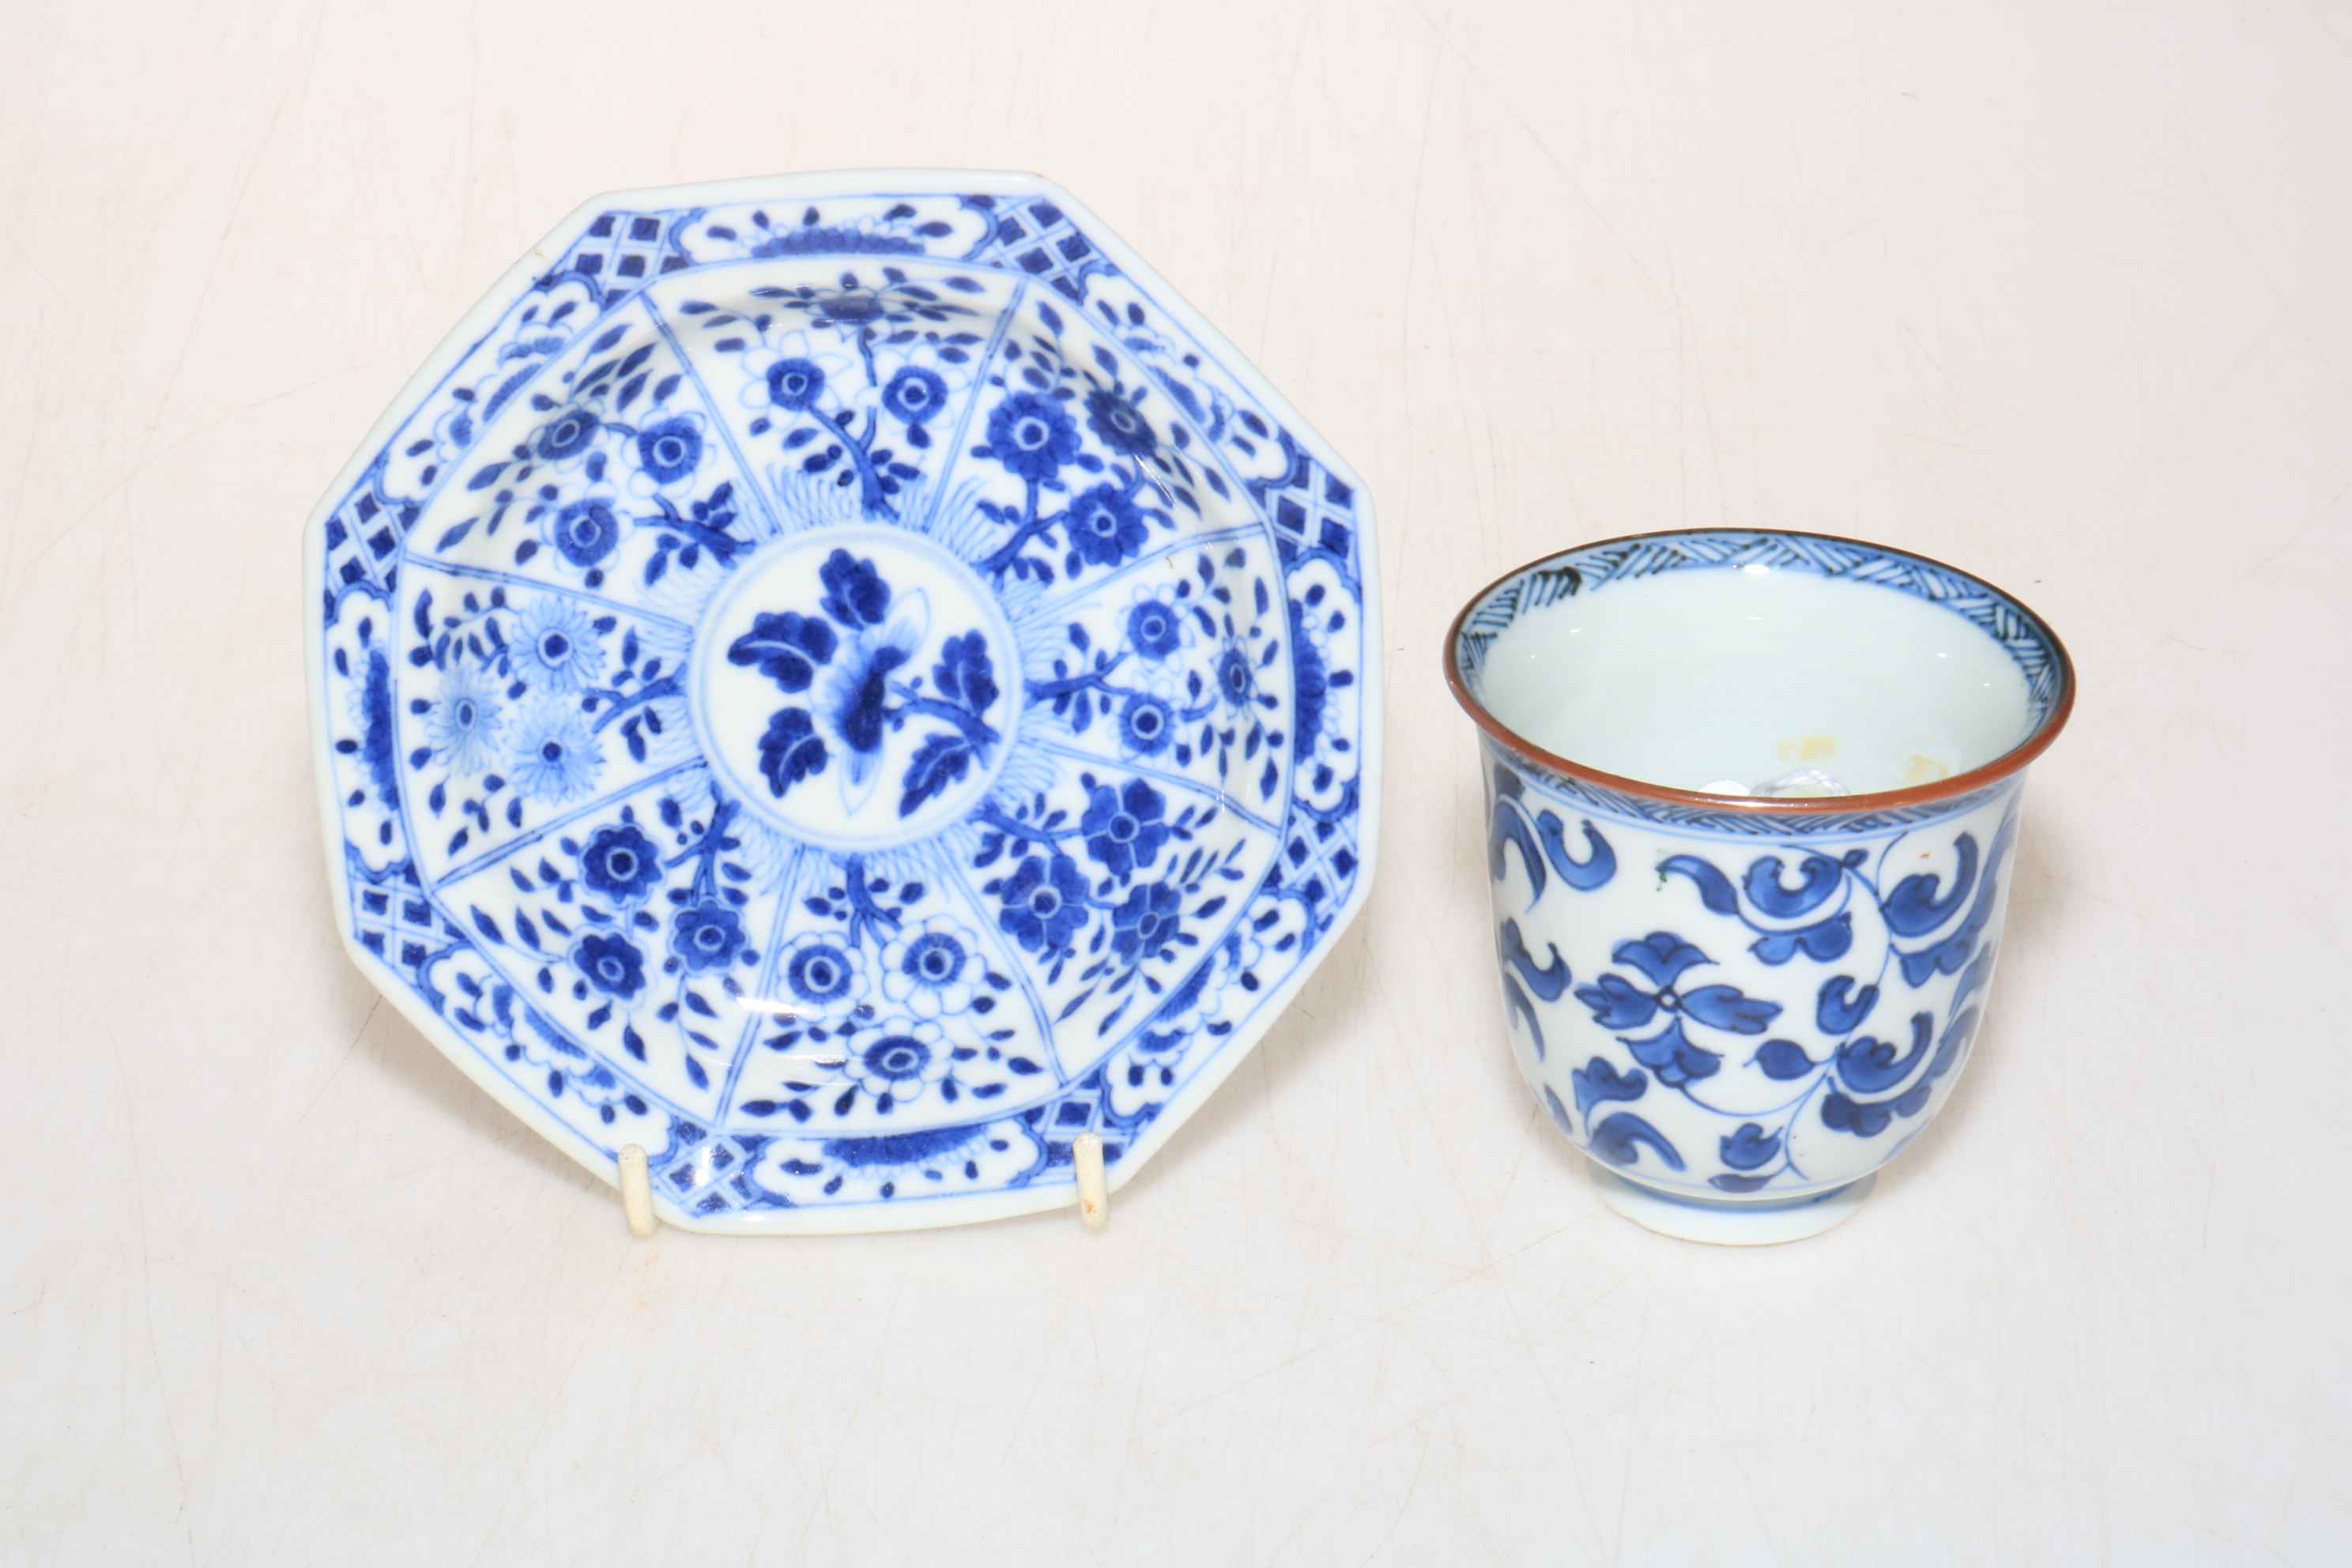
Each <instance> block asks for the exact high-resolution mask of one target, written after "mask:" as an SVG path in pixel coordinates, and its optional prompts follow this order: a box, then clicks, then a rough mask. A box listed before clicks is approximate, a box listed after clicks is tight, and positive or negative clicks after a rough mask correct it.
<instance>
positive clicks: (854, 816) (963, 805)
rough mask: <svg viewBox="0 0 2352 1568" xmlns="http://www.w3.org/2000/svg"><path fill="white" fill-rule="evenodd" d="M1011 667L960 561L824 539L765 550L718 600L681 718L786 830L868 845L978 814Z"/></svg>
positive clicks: (906, 547) (992, 604) (889, 532)
mask: <svg viewBox="0 0 2352 1568" xmlns="http://www.w3.org/2000/svg"><path fill="white" fill-rule="evenodd" d="M1020 668H1021V667H1020V663H1019V658H1018V655H1017V651H1016V649H1015V646H1014V643H1013V632H1012V628H1011V626H1010V625H1009V624H1008V623H1007V622H1006V620H1005V618H1004V615H1003V610H1002V609H1001V608H999V606H998V605H997V602H996V598H995V595H992V594H991V593H990V592H989V591H988V589H987V588H986V587H985V585H983V584H982V582H981V581H980V579H979V578H978V577H977V576H975V575H974V574H973V573H972V572H971V568H970V567H968V566H966V565H965V564H964V563H962V562H961V561H959V560H957V559H956V558H955V557H953V556H952V555H950V554H949V553H948V552H945V551H943V550H941V549H940V548H939V547H938V546H937V545H935V544H933V543H931V542H929V540H927V539H925V538H923V537H921V536H919V535H917V534H914V533H911V532H908V531H905V530H902V529H898V528H890V527H864V528H837V527H836V528H825V529H818V530H812V531H806V532H802V533H796V534H789V535H787V536H785V537H784V538H783V539H782V540H779V541H777V542H774V543H773V544H771V545H769V546H767V547H766V548H764V549H763V550H761V552H759V553H758V554H757V555H756V556H754V557H752V558H751V560H749V561H747V562H746V563H745V564H744V569H743V570H742V571H741V572H740V573H739V574H736V576H735V577H734V579H733V581H732V582H731V583H730V584H729V591H728V592H726V593H724V594H722V595H719V597H718V598H717V599H716V600H714V601H713V603H712V604H711V605H710V606H709V610H708V611H707V612H706V614H705V618H704V622H703V626H702V629H701V631H700V632H699V633H698V635H697V637H696V638H695V661H694V675H693V681H692V686H691V690H690V707H691V709H692V710H693V716H694V722H695V726H696V729H697V731H698V734H699V737H700V739H701V741H702V745H703V752H704V755H706V756H707V757H709V759H711V761H712V762H713V763H714V764H715V765H716V766H717V767H718V769H719V772H720V773H721V774H722V775H723V777H724V778H725V780H726V782H727V783H728V784H730V785H731V786H732V794H733V795H735V796H737V797H738V798H740V799H741V800H743V801H745V802H747V803H748V804H749V805H750V806H751V809H752V810H753V811H755V812H757V813H759V814H760V815H761V816H763V817H765V818H766V819H767V820H768V821H770V822H771V823H772V824H773V825H774V826H776V827H777V828H778V829H779V830H780V831H782V832H783V833H785V834H787V835H788V836H790V837H793V838H796V839H798V840H800V841H802V842H803V843H818V844H824V845H826V846H828V847H841V848H857V849H880V848H887V847H892V846H895V845H900V844H908V843H911V842H913V841H915V840H917V839H920V838H926V837H930V836H931V835H933V834H936V833H938V832H939V831H940V829H942V828H944V827H946V826H950V824H952V823H954V822H956V821H958V820H959V819H961V817H963V816H967V815H968V814H970V813H971V811H972V810H973V809H974V808H975V807H976V806H977V805H979V804H980V803H981V802H982V799H983V798H984V796H985V795H987V792H988V789H989V786H990V784H992V782H993V780H994V779H995V777H996V774H997V773H998V771H999V770H1000V769H1001V768H1002V767H1003V763H1004V761H1005V759H1006V757H1007V755H1008V754H1009V753H1010V752H1011V751H1012V749H1013V724H1014V721H1015V719H1016V717H1017V714H1018V711H1019V708H1018V703H1019V696H1018V687H1019V684H1020V680H1019V672H1020Z"/></svg>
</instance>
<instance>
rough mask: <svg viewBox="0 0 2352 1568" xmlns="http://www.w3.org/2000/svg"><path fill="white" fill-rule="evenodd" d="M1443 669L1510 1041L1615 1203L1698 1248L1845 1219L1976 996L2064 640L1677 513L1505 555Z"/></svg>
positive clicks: (2069, 681)
mask: <svg viewBox="0 0 2352 1568" xmlns="http://www.w3.org/2000/svg"><path fill="white" fill-rule="evenodd" d="M1445 667H1446V676H1447V679H1448V681H1449V683H1450V684H1451V685H1452V687H1453V689H1454V694H1455V696H1456V698H1457V699H1458V700H1460V701H1461V702H1462V704H1463V706H1464V708H1465V710H1467V711H1468V712H1469V713H1470V715H1471V717H1472V718H1473V719H1474V720H1475V721H1476V722H1477V724H1478V726H1479V728H1480V730H1481V731H1483V735H1482V739H1481V751H1482V756H1483V759H1484V764H1485V765H1484V769H1483V771H1484V773H1485V774H1486V786H1487V865H1488V871H1489V882H1490V892H1491V894H1492V899H1493V921H1494V936H1495V944H1496V959H1497V974H1498V979H1499V981H1500V984H1501V990H1502V997H1503V1002H1504V1007H1505V1013H1506V1016H1507V1020H1508V1026H1509V1029H1510V1034H1511V1041H1512V1047H1513V1050H1514V1054H1515V1057H1516V1058H1517V1062H1518V1066H1519V1068H1520V1070H1521V1072H1522V1074H1523V1075H1524V1076H1525V1077H1526V1079H1528V1084H1529V1086H1530V1088H1531V1089H1534V1090H1535V1091H1536V1093H1537V1096H1538V1100H1539V1101H1540V1102H1541V1103H1542V1104H1543V1105H1544V1106H1545V1107H1546V1109H1547V1110H1549V1113H1550V1117H1551V1120H1552V1121H1554V1123H1555V1124H1556V1125H1557V1126H1559V1129H1560V1130H1561V1131H1563V1132H1564V1133H1566V1134H1567V1135H1568V1136H1569V1137H1570V1139H1571V1140H1573V1141H1574V1142H1576V1143H1577V1144H1578V1146H1579V1147H1580V1148H1582V1149H1583V1150H1584V1151H1585V1152H1587V1153H1588V1154H1590V1155H1591V1156H1592V1158H1593V1159H1594V1161H1595V1162H1597V1163H1598V1164H1599V1165H1601V1166H1603V1167H1606V1168H1607V1170H1608V1171H1609V1172H1610V1173H1611V1180H1610V1181H1609V1183H1608V1184H1605V1185H1604V1188H1603V1193H1604V1196H1606V1197H1608V1198H1609V1200H1610V1201H1611V1203H1612V1205H1613V1206H1616V1207H1618V1208H1619V1209H1620V1210H1621V1212H1625V1213H1627V1214H1629V1215H1632V1216H1633V1217H1634V1218H1637V1219H1639V1220H1641V1221H1642V1222H1643V1224H1646V1225H1650V1226H1652V1227H1653V1228H1655V1229H1660V1230H1664V1231H1667V1232H1668V1233H1669V1234H1674V1235H1679V1236H1686V1237H1693V1238H1696V1239H1706V1240H1715V1241H1776V1240H1786V1239H1791V1238H1793V1237H1797V1236H1801V1235H1810V1234H1812V1233H1813V1232H1815V1231H1818V1230H1820V1229H1822V1228H1826V1226H1828V1225H1830V1224H1832V1223H1834V1222H1835V1220H1836V1219H1837V1218H1839V1217H1842V1216H1843V1215H1844V1214H1845V1213H1848V1212H1851V1209H1852V1207H1853V1204H1854V1203H1855V1202H1856V1201H1858V1199H1859V1195H1860V1194H1862V1193H1863V1192H1864V1191H1866V1190H1867V1185H1866V1184H1867V1183H1868V1181H1869V1179H1870V1177H1871V1176H1872V1174H1873V1173H1874V1172H1875V1171H1876V1170H1877V1168H1878V1167H1879V1166H1881V1165H1883V1164H1884V1163H1885V1162H1886V1161H1887V1160H1888V1159H1890V1158H1892V1157H1893V1155H1894V1154H1895V1152H1897V1151H1899V1150H1900V1149H1901V1148H1902V1147H1904V1145H1905V1144H1906V1142H1909V1140H1910V1139H1911V1138H1913V1137H1915V1136H1916V1134H1917V1132H1918V1131H1919V1130H1920V1129H1921V1128H1922V1127H1924V1126H1925V1125H1926V1123H1927V1121H1928V1119H1929V1118H1931V1117H1932V1116H1933V1115H1934V1113H1935V1111H1936V1110H1937V1109H1938V1108H1939V1107H1940V1106H1941V1104H1942V1103H1943V1101H1944V1100H1945V1099H1946V1098H1948V1095H1949V1093H1950V1092H1951V1089H1952V1086H1953V1085H1954V1083H1956V1082H1957V1081H1958V1075H1959V1069H1960V1068H1961V1067H1962V1066H1963V1065H1964V1064H1965V1061H1966V1058H1967V1056H1968V1054H1969V1049H1970V1047H1972V1045H1973V1043H1974V1041H1975V1038H1976V1036H1977V1032H1978V1028H1979V1025H1980V1023H1981V1021H1982V1017H1983V1010H1984V1005H1985V1001H1986V998H1987V996H1988V995H1989V994H1990V981H1991V975H1992V967H1993V963H1994V959H1995V956H1996V954H1997V952H1998V951H1999V948H2000V937H2001V931H2002V927H2003V924H2004V921H2005V910H2006V905H2007V896H2008V889H2009V882H2010V876H2009V873H2010V869H2011V862H2012V858H2013V855H2014V851H2015V847H2016V842H2017V810H2018V802H2019V795H2020V790H2021V773H2022V772H2023V770H2024V769H2025V767H2026V765H2027V764H2028V763H2031V762H2032V760H2033V758H2034V757H2035V756H2037V755H2039V754H2040V752H2042V749H2043V748H2045V747H2046V746H2048V745H2049V743H2050V742H2051V741H2052V740H2053V738H2054V737H2055V736H2056V734H2057V733H2058V731H2059V730H2060V729H2061V728H2062V727H2063V724H2064V723H2065V721H2066V718H2067V715H2068V713H2069V711H2070V710H2071V708H2072V706H2073V701H2074V675H2073V670H2072V667H2071V665H2070V663H2069V661H2068V659H2067V657H2066V653H2065V650H2064V648H2063V646H2062V645H2061V644H2060V643H2059V641H2058V638H2057V637H2056V636H2055V634H2053V632H2052V631H2051V630H2050V628H2049V626H2047V625H2046V624H2045V623H2043V622H2042V620H2041V618H2040V617H2038V616H2035V615H2033V614H2032V612H2031V611H2030V610H2028V609H2026V608H2025V607H2024V606H2023V605H2021V604H2020V603H2019V602H2018V601H2017V600H2016V599H2014V598H2013V597H2011V596H2010V595H2006V594H2004V593H2002V592H2000V590H1999V589H1996V588H1994V587H1992V586H1991V585H1990V584H1986V583H1984V582H1982V581H1980V580H1979V579H1977V578H1974V577H1971V576H1969V574H1966V573H1962V572H1958V571H1957V570H1955V569H1953V568H1951V567H1948V566H1945V565H1942V564H1941V563H1937V562H1933V561H1929V560H1927V559H1926V558H1924V557H1920V556H1916V555H1912V554H1909V553H1906V552H1901V551H1895V550H1891V549H1888V548H1886V547H1884V546H1880V545H1874V544H1868V543H1864V542H1860V541H1856V540H1847V539H1839V538H1835V537H1832V536H1829V535H1822V534H1807V533H1788V532H1779V531H1764V530H1746V531H1722V530H1716V531H1689V532H1678V533H1663V534H1647V535H1640V536H1635V537H1631V538H1626V539H1616V540H1606V541H1602V542H1599V543H1595V544H1590V545H1583V546H1579V547H1577V548H1575V549H1572V550H1569V551H1564V552H1560V553H1559V554H1557V555H1553V556H1549V557H1547V558H1546V559H1544V560H1542V561H1538V562H1536V563H1532V564H1530V565H1528V566H1525V567H1522V568H1520V569H1519V570H1518V571H1517V572H1514V573H1512V574H1509V575H1507V576H1506V577H1504V578H1502V579H1499V580H1498V581H1497V582H1496V583H1495V584H1491V585H1489V586H1488V587H1487V588H1486V589H1485V590H1483V591H1482V592H1481V593H1480V594H1479V595H1477V596H1476V597H1475V598H1474V599H1473V600H1472V601H1471V603H1470V604H1469V605H1468V606H1466V607H1465V609H1464V611H1463V612H1462V614H1461V615H1460V616H1458V617H1456V619H1455V621H1454V626H1453V628H1452V630H1451V632H1450V634H1449V636H1448V637H1447V641H1446V647H1445ZM1629 1184H1630V1185H1629Z"/></svg>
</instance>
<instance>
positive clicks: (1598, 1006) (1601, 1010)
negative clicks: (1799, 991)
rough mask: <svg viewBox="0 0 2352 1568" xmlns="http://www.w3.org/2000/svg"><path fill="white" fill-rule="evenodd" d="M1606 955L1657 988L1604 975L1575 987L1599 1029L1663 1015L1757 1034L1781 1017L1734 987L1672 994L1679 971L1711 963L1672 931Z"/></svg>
mask: <svg viewBox="0 0 2352 1568" xmlns="http://www.w3.org/2000/svg"><path fill="white" fill-rule="evenodd" d="M1610 957H1611V958H1612V960H1613V961H1615V962H1616V963H1622V964H1625V965H1627V966H1628V967H1630V968H1633V969H1638V970H1640V971H1641V972H1642V973H1643V974H1644V975H1646V976H1648V977H1649V981H1650V984H1652V985H1653V986H1654V987H1656V989H1655V990H1654V991H1644V990H1643V989H1642V988H1641V987H1640V986H1637V985H1634V984H1632V983H1631V982H1629V981H1627V980H1626V979H1625V978H1624V977H1623V976H1622V975H1619V974H1603V975H1602V976H1601V978H1600V980H1599V981H1597V982H1596V983H1594V984H1591V985H1581V986H1579V987H1578V988H1577V992H1576V999H1577V1000H1578V1001H1580V1002H1581V1003H1583V1004H1584V1005H1586V1006H1587V1007H1590V1008H1591V1009H1592V1016H1593V1019H1594V1021H1595V1022H1597V1023H1599V1024H1600V1025H1601V1027H1603V1028H1606V1029H1638V1028H1640V1027H1642V1026H1643V1025H1644V1024H1647V1023H1648V1022H1649V1021H1650V1020H1651V1019H1653V1018H1654V1017H1656V1016H1658V1015H1659V1014H1660V1013H1662V1012H1664V1013H1668V1014H1677V1013H1678V1014H1681V1015H1684V1016H1688V1017H1690V1018H1692V1019H1695V1020H1696V1021H1697V1022H1699V1023H1701V1024H1705V1025H1706V1026H1709V1027H1710V1028H1717V1029H1727V1030H1730V1031H1731V1032H1732V1033H1734V1034H1738V1035H1760V1034H1762V1033H1763V1032H1764V1027H1765V1026H1766V1025H1768V1024H1769V1023H1770V1022H1771V1021H1772V1020H1773V1019H1774V1018H1776V1017H1778V1016H1780V1004H1779V1003H1777V1002H1764V1001H1759V1000H1758V999H1756V998H1755V997H1752V996H1748V995H1744V994H1741V992H1740V990H1739V988H1738V986H1736V985H1702V986H1700V987H1698V988H1697V989H1696V990H1695V991H1688V992H1678V991H1676V990H1675V981H1676V980H1677V979H1679V978H1681V976H1682V974H1683V972H1684V971H1685V970H1687V969H1689V968H1691V967H1692V966H1693V965H1695V964H1701V963H1713V962H1714V960H1712V959H1710V958H1708V957H1707V955H1706V953H1704V952H1700V951H1699V950H1698V949H1697V948H1696V947H1693V946H1692V945H1691V944H1690V943H1689V942H1685V941H1683V940H1682V938H1680V937H1678V936H1676V935H1675V933H1674V932H1672V931H1652V932H1651V933H1650V934H1649V935H1648V936H1647V937H1645V938H1643V940H1642V941H1640V942H1619V943H1618V944H1617V947H1616V951H1615V952H1612V953H1611V954H1610Z"/></svg>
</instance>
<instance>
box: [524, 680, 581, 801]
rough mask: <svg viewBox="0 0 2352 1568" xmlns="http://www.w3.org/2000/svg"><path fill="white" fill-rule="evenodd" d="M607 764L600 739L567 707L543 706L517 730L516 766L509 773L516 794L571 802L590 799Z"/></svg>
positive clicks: (528, 715)
mask: <svg viewBox="0 0 2352 1568" xmlns="http://www.w3.org/2000/svg"><path fill="white" fill-rule="evenodd" d="M603 766H604V753H603V752H599V751H598V750H597V747H596V737H595V736H593V735H592V734H590V733H589V732H588V726H587V725H586V724H584V723H583V722H582V721H581V719H580V715H579V714H578V713H577V712H575V711H573V710H572V707H571V706H570V705H569V704H567V703H563V702H559V701H554V700H550V701H546V702H542V703H541V704H539V705H538V706H537V707H535V708H532V709H530V710H528V711H526V712H525V713H524V714H523V716H522V721H521V722H520V724H518V725H517V726H516V727H515V737H514V763H513V766H512V767H511V768H510V769H509V774H510V776H511V778H512V780H513V783H514V787H515V789H516V791H517V792H518V793H520V794H521V795H525V796H527V797H528V798H530V799H532V800H547V801H562V800H573V799H576V798H578V797H579V796H581V795H586V794H587V793H588V791H589V790H590V788H591V787H593V785H594V784H595V782H596V773H597V770H598V769H600V768H602V767H603Z"/></svg>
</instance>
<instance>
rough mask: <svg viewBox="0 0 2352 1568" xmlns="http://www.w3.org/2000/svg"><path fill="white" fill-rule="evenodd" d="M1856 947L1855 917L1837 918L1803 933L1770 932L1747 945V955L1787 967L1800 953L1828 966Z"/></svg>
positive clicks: (1807, 928) (1803, 930) (1844, 916)
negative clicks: (1786, 964)
mask: <svg viewBox="0 0 2352 1568" xmlns="http://www.w3.org/2000/svg"><path fill="white" fill-rule="evenodd" d="M1851 947H1853V916H1852V915H1850V914H1848V915H1836V916H1833V917H1832V918H1831V919H1829V920H1825V921H1822V922H1821V923H1819V924H1818V925H1809V926H1806V927H1804V928H1803V929H1802V930H1801V931H1769V932H1767V933H1766V934H1764V935H1763V936H1759V937H1758V938H1757V939H1756V940H1755V941H1754V942H1749V943H1748V952H1752V953H1754V954H1755V955H1756V956H1757V957H1759V958H1760V959H1762V960H1763V961H1764V962H1765V963H1788V962H1789V960H1790V959H1792V958H1794V957H1796V956H1797V954H1799V953H1803V954H1804V955H1805V956H1806V957H1808V958H1813V959H1819V960H1820V961H1821V962H1822V963H1831V962H1832V961H1833V960H1836V959H1841V958H1843V957H1844V956H1845V955H1846V950H1847V949H1849V948H1851Z"/></svg>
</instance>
